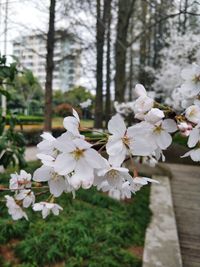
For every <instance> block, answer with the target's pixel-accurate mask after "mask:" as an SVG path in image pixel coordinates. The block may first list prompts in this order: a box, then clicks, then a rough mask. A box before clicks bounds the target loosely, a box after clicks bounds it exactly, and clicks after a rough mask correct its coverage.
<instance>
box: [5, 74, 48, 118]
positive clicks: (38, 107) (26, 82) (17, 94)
mask: <svg viewBox="0 0 200 267" xmlns="http://www.w3.org/2000/svg"><path fill="white" fill-rule="evenodd" d="M10 90H12V91H11V98H10V100H9V101H8V108H12V109H14V110H15V111H19V112H20V111H21V113H24V114H25V115H30V114H42V112H43V106H44V102H43V101H42V99H43V97H44V92H43V90H42V87H41V85H40V84H39V81H38V79H37V78H36V77H34V75H33V73H32V72H31V71H29V70H25V71H24V72H23V73H19V74H18V75H16V77H15V79H14V81H13V86H12V87H11V88H10Z"/></svg>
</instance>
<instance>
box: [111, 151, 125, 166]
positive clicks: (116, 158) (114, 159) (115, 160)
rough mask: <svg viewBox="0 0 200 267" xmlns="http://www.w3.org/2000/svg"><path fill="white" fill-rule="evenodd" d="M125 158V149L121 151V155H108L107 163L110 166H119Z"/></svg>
mask: <svg viewBox="0 0 200 267" xmlns="http://www.w3.org/2000/svg"><path fill="white" fill-rule="evenodd" d="M125 157H126V149H123V150H122V152H121V153H119V154H115V155H109V159H108V161H109V163H110V164H111V165H112V166H121V164H122V163H123V161H124V160H125Z"/></svg>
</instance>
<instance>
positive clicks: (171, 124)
mask: <svg viewBox="0 0 200 267" xmlns="http://www.w3.org/2000/svg"><path fill="white" fill-rule="evenodd" d="M162 127H163V128H164V129H165V130H166V131H167V132H168V133H173V132H175V131H177V125H176V122H175V121H174V120H172V119H166V120H164V121H163V122H162Z"/></svg>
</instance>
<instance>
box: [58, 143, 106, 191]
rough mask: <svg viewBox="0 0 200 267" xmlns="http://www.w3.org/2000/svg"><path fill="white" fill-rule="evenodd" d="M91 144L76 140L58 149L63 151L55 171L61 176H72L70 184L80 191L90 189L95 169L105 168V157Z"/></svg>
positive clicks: (59, 146) (60, 145) (60, 144)
mask: <svg viewBox="0 0 200 267" xmlns="http://www.w3.org/2000/svg"><path fill="white" fill-rule="evenodd" d="M91 146H92V145H91V144H89V143H88V142H86V141H84V140H82V139H74V140H72V141H71V142H65V143H62V142H60V143H59V144H58V145H57V148H58V149H59V150H60V151H61V154H59V155H58V156H57V158H56V160H55V165H54V169H55V171H56V172H57V173H58V174H60V175H67V174H71V178H70V184H71V185H72V186H73V187H74V188H75V189H78V188H79V187H80V186H82V187H83V188H89V187H91V186H92V183H93V180H94V169H100V168H103V167H104V166H105V161H104V159H103V157H102V156H101V155H100V154H99V153H98V152H97V151H96V150H94V149H93V148H91Z"/></svg>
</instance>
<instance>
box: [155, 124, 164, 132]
mask: <svg viewBox="0 0 200 267" xmlns="http://www.w3.org/2000/svg"><path fill="white" fill-rule="evenodd" d="M153 131H154V133H157V134H159V133H161V132H162V131H163V128H162V125H161V124H160V125H157V126H155V127H154V130H153Z"/></svg>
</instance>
